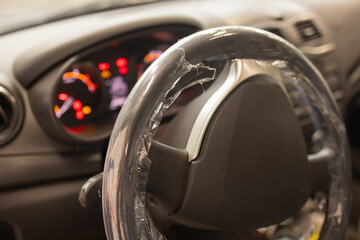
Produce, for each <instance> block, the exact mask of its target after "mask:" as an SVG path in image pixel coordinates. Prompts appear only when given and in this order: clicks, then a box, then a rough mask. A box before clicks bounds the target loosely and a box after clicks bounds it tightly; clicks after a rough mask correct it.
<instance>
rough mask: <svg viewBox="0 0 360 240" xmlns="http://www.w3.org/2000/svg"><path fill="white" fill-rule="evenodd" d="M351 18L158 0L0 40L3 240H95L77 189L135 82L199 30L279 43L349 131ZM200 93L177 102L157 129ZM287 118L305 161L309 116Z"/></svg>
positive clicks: (354, 27)
mask: <svg viewBox="0 0 360 240" xmlns="http://www.w3.org/2000/svg"><path fill="white" fill-rule="evenodd" d="M359 13H360V4H359V3H358V2H356V1H350V0H346V1H335V0H331V1H316V2H315V1H308V0H303V1H300V0H299V1H275V0H274V1H251V2H249V1H226V3H225V2H224V1H165V2H157V3H151V4H145V5H139V6H132V7H127V8H120V9H114V10H109V11H104V12H98V13H93V14H88V15H83V16H78V17H74V18H69V19H64V20H61V21H56V22H52V23H47V24H44V25H39V26H35V27H32V28H28V29H24V30H20V31H17V32H13V33H10V34H6V35H3V36H0V53H1V57H0V239H3V238H2V237H3V236H9V238H5V237H4V239H22V238H24V239H64V238H65V239H79V238H87V239H103V238H104V230H103V225H102V219H101V208H94V209H82V208H81V207H80V206H79V204H78V201H77V195H78V192H79V190H80V187H81V185H82V184H83V183H84V182H85V181H86V179H88V178H89V177H91V176H92V175H94V174H96V173H99V172H101V171H102V168H103V162H104V159H105V153H106V149H107V141H108V139H109V137H110V134H111V131H112V128H113V125H114V123H115V121H116V118H117V115H118V114H119V111H121V108H122V106H123V104H124V102H125V101H126V98H127V96H128V95H129V94H130V92H131V89H132V88H133V87H134V85H135V84H136V82H137V81H138V79H139V78H140V77H141V76H142V74H143V73H144V72H145V71H146V70H147V68H148V67H149V66H150V65H151V63H153V62H154V61H156V59H157V58H158V57H159V56H160V55H161V54H162V53H163V52H164V51H166V49H167V48H169V47H170V46H171V45H173V44H174V43H176V42H177V41H178V40H179V39H182V38H184V37H186V36H188V35H190V34H192V33H194V32H196V31H199V30H202V29H207V28H211V27H217V26H224V25H244V26H252V27H257V28H261V29H264V30H267V31H270V32H272V33H274V34H277V35H279V36H281V37H283V38H285V39H287V40H288V41H289V42H291V43H292V44H294V45H295V46H296V47H298V48H299V49H300V50H301V51H302V52H303V53H304V54H305V55H306V56H307V57H308V58H309V59H310V60H311V61H312V63H313V64H314V65H315V66H316V67H317V68H318V69H319V71H320V72H321V73H322V74H323V76H324V77H325V79H326V81H327V83H328V86H329V88H330V89H331V90H332V92H333V94H334V97H335V99H336V101H337V103H338V106H339V109H340V110H341V112H342V113H343V117H344V119H345V120H347V121H349V122H352V121H351V120H353V119H354V115H356V114H355V113H357V111H358V109H360V108H357V107H356V106H358V105H356V104H355V103H354V101H355V100H354V97H353V96H358V94H359V92H360V90H359V92H354V93H353V94H350V95H349V94H348V92H349V91H350V92H351V91H354V90H353V89H355V88H356V87H355V86H357V83H358V82H359V81H360V77H359V76H358V75H356V74H357V73H358V72H359V70H358V68H359V67H360V65H359V62H360V45H359V44H358V43H359V41H360V21H359V18H358V16H359ZM214 64H216V62H215V63H214ZM349 79H350V80H351V79H352V80H351V81H350V80H349ZM354 79H355V80H354ZM204 87H205V88H206V87H207V86H206V85H205V86H204ZM202 92H203V88H202V87H199V86H195V87H192V88H189V89H187V90H186V91H184V92H183V93H182V94H181V96H180V97H179V98H178V99H177V101H176V102H175V103H174V104H173V105H172V106H171V108H170V109H168V110H167V111H166V113H165V116H164V119H163V125H164V126H165V125H166V122H168V121H171V119H172V118H173V116H175V115H176V114H177V113H178V112H179V111H181V108H182V106H184V105H185V104H187V103H189V102H190V101H191V100H192V99H194V98H196V97H197V96H199V95H200V94H202ZM350 96H352V97H350ZM139 100H140V99H139ZM349 106H350V108H349ZM354 106H355V107H354ZM295 111H296V114H297V116H298V119H299V124H300V126H301V127H302V129H303V133H304V137H305V139H306V142H307V143H308V151H309V152H311V151H313V150H312V149H311V146H312V145H313V143H314V142H316V140H317V137H319V136H316V135H314V133H313V131H312V126H311V121H310V119H309V116H307V115H306V111H304V109H301V108H297V109H296V110H295ZM356 116H357V115H356ZM354 128H355V127H354ZM159 134H161V129H160V130H159ZM320 137H321V136H320ZM355 143H356V141H354V144H353V147H354V149H355V150H354V151H356V149H357V148H358V147H359V148H360V145H359V146H357V145H356V144H355ZM353 161H354V162H355V163H356V162H360V159H359V160H357V159H354V160H353ZM34 210H36V211H37V212H36V214H33V213H32V211H34ZM70 213H71V214H70ZM50 215H51V216H55V217H56V220H53V221H48V220H47V219H49V216H50ZM77 222H81V224H80V225H76V224H75V225H74V223H77Z"/></svg>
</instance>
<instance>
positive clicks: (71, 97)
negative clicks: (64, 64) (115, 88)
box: [54, 63, 101, 128]
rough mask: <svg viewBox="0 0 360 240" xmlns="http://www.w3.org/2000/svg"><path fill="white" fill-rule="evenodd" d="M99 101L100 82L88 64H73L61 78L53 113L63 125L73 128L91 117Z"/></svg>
mask: <svg viewBox="0 0 360 240" xmlns="http://www.w3.org/2000/svg"><path fill="white" fill-rule="evenodd" d="M100 100H101V82H100V80H99V78H98V76H97V74H96V72H95V71H94V69H93V68H92V66H91V65H90V64H85V63H83V64H74V65H72V66H71V67H70V69H69V70H68V71H66V72H64V73H63V74H62V76H61V81H60V83H59V85H58V87H57V90H56V94H55V106H54V112H55V116H56V118H58V119H59V120H60V121H61V122H62V124H63V125H65V126H66V127H68V128H74V127H77V126H79V125H81V124H82V123H86V122H87V121H88V120H90V119H91V118H92V116H93V113H94V112H95V111H96V109H97V107H98V105H99V102H100Z"/></svg>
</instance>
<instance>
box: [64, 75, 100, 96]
mask: <svg viewBox="0 0 360 240" xmlns="http://www.w3.org/2000/svg"><path fill="white" fill-rule="evenodd" d="M69 78H75V79H79V80H81V81H82V82H83V83H85V84H86V86H87V87H88V89H89V92H91V93H94V92H95V91H96V89H97V86H96V85H95V84H94V83H93V82H92V81H91V80H90V78H89V77H87V76H85V75H84V74H82V73H79V72H66V73H64V74H63V78H62V79H63V81H65V80H66V79H69Z"/></svg>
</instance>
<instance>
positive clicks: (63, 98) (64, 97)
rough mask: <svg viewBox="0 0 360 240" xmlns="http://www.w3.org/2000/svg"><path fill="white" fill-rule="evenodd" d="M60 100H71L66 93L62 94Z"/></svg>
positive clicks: (59, 96)
mask: <svg viewBox="0 0 360 240" xmlns="http://www.w3.org/2000/svg"><path fill="white" fill-rule="evenodd" d="M58 98H59V100H60V101H66V100H67V99H68V98H69V96H68V95H67V94H66V93H60V94H59V95H58Z"/></svg>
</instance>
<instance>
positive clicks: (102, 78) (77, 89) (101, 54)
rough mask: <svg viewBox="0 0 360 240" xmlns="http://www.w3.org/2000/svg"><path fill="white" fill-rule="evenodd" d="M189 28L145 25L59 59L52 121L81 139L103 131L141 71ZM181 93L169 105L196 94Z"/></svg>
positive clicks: (108, 129)
mask: <svg viewBox="0 0 360 240" xmlns="http://www.w3.org/2000/svg"><path fill="white" fill-rule="evenodd" d="M192 32H194V30H193V29H186V28H181V27H178V28H176V27H175V28H170V29H165V30H153V31H150V30H149V31H147V32H145V33H144V32H142V33H141V34H132V35H131V34H130V35H128V36H125V37H121V38H118V39H115V40H112V41H108V42H106V43H103V44H101V45H99V46H95V47H93V48H90V49H89V50H86V51H84V52H83V53H80V54H79V55H78V56H76V57H75V58H74V60H73V61H70V62H67V63H66V64H65V66H64V67H63V68H62V71H61V74H59V76H58V80H57V82H56V84H55V89H54V91H53V94H52V101H51V104H52V106H51V109H52V111H53V112H52V114H53V115H54V116H55V118H54V119H55V121H56V122H58V123H59V124H60V126H61V128H62V129H63V130H65V131H66V132H67V133H68V134H70V135H71V136H75V137H80V138H81V139H83V140H85V141H87V139H89V140H90V139H94V138H95V139H97V140H98V139H99V138H106V137H108V136H109V135H110V132H111V129H112V127H113V124H114V122H115V120H116V118H117V115H118V113H119V111H120V110H121V108H122V106H123V104H124V102H125V100H126V98H127V96H128V95H129V93H130V91H131V89H132V88H133V87H134V85H135V84H136V82H137V81H138V80H139V79H140V77H141V76H142V74H143V73H144V71H145V70H146V69H147V68H148V67H149V66H150V65H151V63H153V62H154V61H155V60H156V59H157V58H158V57H159V56H160V55H161V54H162V53H163V52H164V51H165V50H166V49H167V48H169V47H170V46H171V45H172V44H174V43H176V42H177V41H178V40H179V39H180V38H183V37H185V36H187V35H189V34H191V33H192ZM187 93H188V94H187ZM187 93H185V96H182V98H180V99H179V101H178V102H177V103H175V104H174V105H173V106H172V110H174V109H176V108H178V107H179V105H181V104H183V103H185V102H188V100H189V99H192V98H194V96H195V95H197V94H198V93H196V91H188V92H187ZM186 94H187V95H188V96H186ZM192 95H194V96H192ZM169 112H171V113H174V111H169Z"/></svg>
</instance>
